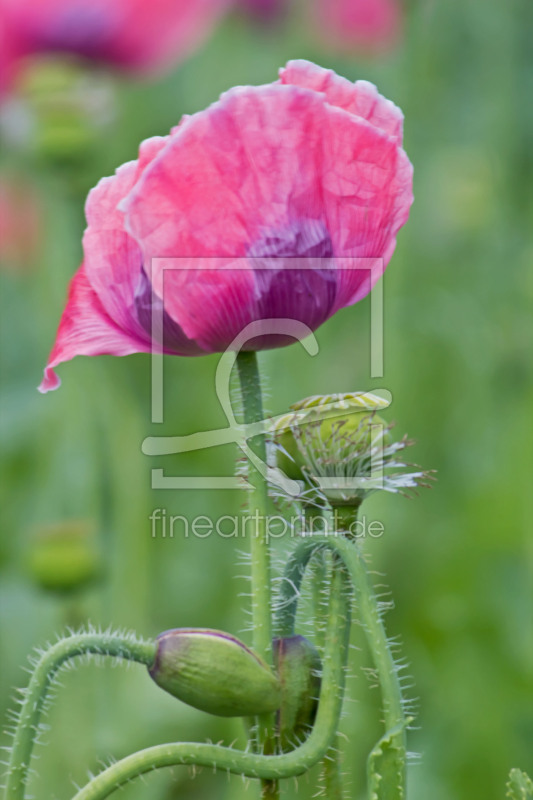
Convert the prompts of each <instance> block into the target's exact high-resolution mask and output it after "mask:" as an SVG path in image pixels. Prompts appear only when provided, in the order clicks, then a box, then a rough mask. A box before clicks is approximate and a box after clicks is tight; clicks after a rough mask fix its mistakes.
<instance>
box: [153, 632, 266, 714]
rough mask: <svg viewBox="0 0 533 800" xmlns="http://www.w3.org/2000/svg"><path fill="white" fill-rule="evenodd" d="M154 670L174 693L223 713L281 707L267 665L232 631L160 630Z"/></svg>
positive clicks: (158, 679) (204, 708)
mask: <svg viewBox="0 0 533 800" xmlns="http://www.w3.org/2000/svg"><path fill="white" fill-rule="evenodd" d="M156 642H157V651H156V657H155V661H154V663H153V665H152V666H151V667H150V669H149V672H150V675H151V677H152V678H153V680H154V681H155V682H156V683H157V685H158V686H160V687H161V688H162V689H164V690H165V691H166V692H168V693H169V694H171V695H173V696H174V697H177V698H178V699H179V700H182V701H183V702H184V703H187V704H188V705H190V706H194V708H198V709H200V710H201V711H207V712H208V713H209V714H215V715H217V716H220V717H248V716H257V715H259V714H267V713H270V712H272V711H277V709H278V708H279V707H280V703H281V686H280V683H279V681H278V679H277V678H276V677H275V676H274V675H273V674H272V672H271V671H270V669H269V668H268V667H267V665H266V664H265V663H264V662H263V661H262V660H261V659H260V658H259V657H258V656H256V655H255V653H253V652H252V651H251V650H250V649H249V648H248V647H246V645H245V644H243V643H242V642H241V641H239V639H236V638H235V637H234V636H230V634H229V633H224V632H223V631H215V630H210V629H209V628H175V629H174V630H170V631H165V632H164V633H161V634H160V635H159V636H158V637H157V639H156Z"/></svg>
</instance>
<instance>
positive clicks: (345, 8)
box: [315, 0, 401, 50]
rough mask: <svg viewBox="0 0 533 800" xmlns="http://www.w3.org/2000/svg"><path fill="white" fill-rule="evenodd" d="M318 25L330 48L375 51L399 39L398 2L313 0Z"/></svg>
mask: <svg viewBox="0 0 533 800" xmlns="http://www.w3.org/2000/svg"><path fill="white" fill-rule="evenodd" d="M315 13H316V19H317V25H318V28H319V30H320V32H321V36H322V37H323V38H324V39H325V40H326V42H328V43H329V44H330V45H331V46H332V47H337V48H340V49H344V50H346V49H350V48H353V47H356V48H361V49H367V50H375V49H383V48H387V47H390V46H391V45H392V44H394V42H395V41H396V39H397V38H398V36H399V33H400V29H401V13H400V5H399V2H398V0H315Z"/></svg>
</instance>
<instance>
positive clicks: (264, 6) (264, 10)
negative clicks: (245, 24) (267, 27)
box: [238, 0, 287, 23]
mask: <svg viewBox="0 0 533 800" xmlns="http://www.w3.org/2000/svg"><path fill="white" fill-rule="evenodd" d="M238 5H239V6H240V7H241V8H242V9H243V10H244V11H245V12H246V13H248V14H249V15H250V16H251V17H253V18H254V19H256V20H257V21H258V22H267V23H268V22H272V21H276V20H278V19H279V18H280V17H282V16H284V15H285V10H286V9H285V6H286V5H287V0H239V3H238Z"/></svg>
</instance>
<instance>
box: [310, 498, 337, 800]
mask: <svg viewBox="0 0 533 800" xmlns="http://www.w3.org/2000/svg"><path fill="white" fill-rule="evenodd" d="M302 510H303V518H304V524H305V532H306V533H312V532H313V531H314V530H315V527H316V522H317V519H319V518H320V517H321V516H322V509H317V508H316V507H315V506H311V505H308V504H304V506H303V509H302ZM337 558H338V557H337ZM309 569H310V572H311V612H312V614H313V619H314V622H315V640H316V643H317V645H318V647H319V648H320V649H321V650H322V648H323V647H324V634H325V625H326V620H325V616H326V615H325V614H324V608H323V606H322V591H323V588H324V583H325V580H326V563H325V561H324V550H319V551H318V552H317V553H315V555H314V557H313V559H312V563H311V564H310V567H309ZM322 782H323V785H324V793H325V797H327V798H328V800H342V797H343V783H342V774H341V768H340V760H339V739H338V735H337V734H336V735H335V739H334V741H333V742H332V744H331V747H330V748H329V749H328V752H327V753H326V755H325V756H324V758H323V759H322Z"/></svg>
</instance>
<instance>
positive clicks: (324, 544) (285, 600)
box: [276, 534, 407, 797]
mask: <svg viewBox="0 0 533 800" xmlns="http://www.w3.org/2000/svg"><path fill="white" fill-rule="evenodd" d="M321 548H328V549H330V550H331V551H332V552H333V553H336V554H337V555H338V556H339V557H340V558H341V560H342V562H343V563H344V565H345V566H346V568H347V570H348V572H349V573H350V577H351V579H352V584H353V587H354V590H355V597H356V601H357V605H358V608H359V614H360V617H361V621H362V623H363V626H364V629H365V633H366V638H367V642H368V646H369V649H370V651H371V654H372V658H373V661H374V666H375V669H376V672H377V675H378V678H379V683H380V687H381V693H382V698H383V714H384V721H385V728H386V730H387V731H395V734H394V736H395V741H396V743H397V748H398V750H399V751H400V756H399V762H400V764H401V767H400V770H401V775H400V779H399V782H400V794H399V797H404V796H405V784H406V736H405V728H406V724H407V720H406V718H405V714H404V710H403V704H402V692H401V687H400V684H399V681H398V675H397V671H396V666H395V664H394V659H393V657H392V653H391V651H390V648H389V643H388V641H387V634H386V632H385V628H384V625H383V621H382V619H381V614H380V611H379V605H378V601H377V598H376V595H375V593H374V588H373V585H372V581H371V580H370V576H369V574H368V570H367V567H366V563H365V559H364V556H363V554H362V552H361V550H360V548H359V545H358V543H357V541H355V540H353V541H350V540H348V539H347V538H345V537H343V536H337V535H335V536H325V535H323V534H313V535H310V536H307V537H304V538H303V539H302V541H301V542H300V543H299V544H298V545H297V546H296V547H295V549H294V551H293V552H292V554H291V557H290V558H289V561H288V562H287V566H286V569H285V580H284V581H283V582H282V584H281V595H282V597H281V602H280V610H279V612H278V614H277V618H276V629H277V633H278V635H280V636H290V635H292V634H293V633H294V621H295V617H296V610H297V605H298V595H299V589H300V585H301V582H302V579H303V576H304V572H305V569H306V567H307V565H308V563H309V561H310V559H311V558H312V556H313V555H314V554H315V553H316V552H317V550H319V549H321Z"/></svg>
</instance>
